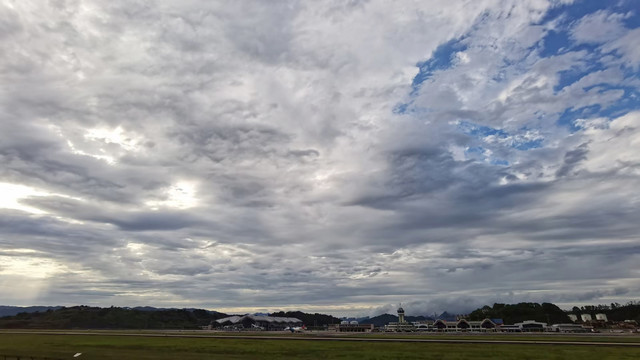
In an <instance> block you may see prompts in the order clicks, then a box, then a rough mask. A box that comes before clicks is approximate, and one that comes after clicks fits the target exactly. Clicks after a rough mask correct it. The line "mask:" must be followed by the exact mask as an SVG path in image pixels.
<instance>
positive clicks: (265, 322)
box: [211, 315, 303, 330]
mask: <svg viewBox="0 0 640 360" xmlns="http://www.w3.org/2000/svg"><path fill="white" fill-rule="evenodd" d="M211 325H212V327H216V328H220V327H222V328H228V329H229V328H232V329H247V330H251V329H260V330H284V329H285V328H288V327H297V326H302V325H303V324H302V320H300V319H298V318H293V317H276V316H260V315H244V316H229V317H226V318H222V319H218V320H216V321H214V322H212V324H211Z"/></svg>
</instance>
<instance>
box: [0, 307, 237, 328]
mask: <svg viewBox="0 0 640 360" xmlns="http://www.w3.org/2000/svg"><path fill="white" fill-rule="evenodd" d="M226 316H228V315H227V314H223V313H220V312H217V311H209V310H203V309H153V310H152V309H149V308H146V309H144V310H140V309H133V308H120V307H109V308H100V307H90V306H72V307H59V308H57V309H47V310H45V311H42V312H41V311H35V312H20V313H18V314H16V315H13V316H6V317H3V318H0V328H4V329H198V328H199V327H201V326H204V325H209V323H211V321H213V320H217V319H220V318H223V317H226Z"/></svg>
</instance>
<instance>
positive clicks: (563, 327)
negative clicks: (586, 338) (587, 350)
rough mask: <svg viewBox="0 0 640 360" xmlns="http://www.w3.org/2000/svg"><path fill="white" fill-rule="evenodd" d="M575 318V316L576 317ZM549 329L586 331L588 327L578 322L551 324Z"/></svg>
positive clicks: (565, 331)
mask: <svg viewBox="0 0 640 360" xmlns="http://www.w3.org/2000/svg"><path fill="white" fill-rule="evenodd" d="M576 320H577V317H576ZM551 331H555V332H564V333H569V332H570V333H577V332H588V331H589V329H586V328H584V327H583V326H582V325H580V324H553V325H551Z"/></svg>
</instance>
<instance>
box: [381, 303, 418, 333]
mask: <svg viewBox="0 0 640 360" xmlns="http://www.w3.org/2000/svg"><path fill="white" fill-rule="evenodd" d="M384 330H385V331H415V330H416V327H415V326H414V325H413V324H411V323H408V322H406V321H405V320H404V309H403V308H402V306H401V307H399V308H398V322H390V323H389V324H387V325H386V326H385V327H384Z"/></svg>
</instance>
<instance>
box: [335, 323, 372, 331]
mask: <svg viewBox="0 0 640 360" xmlns="http://www.w3.org/2000/svg"><path fill="white" fill-rule="evenodd" d="M329 331H337V332H372V331H373V324H358V322H357V321H343V322H341V323H340V324H332V325H329Z"/></svg>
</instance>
